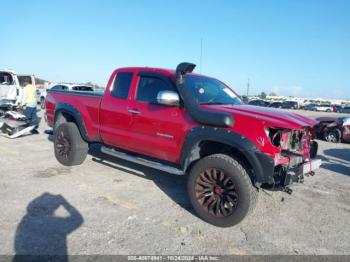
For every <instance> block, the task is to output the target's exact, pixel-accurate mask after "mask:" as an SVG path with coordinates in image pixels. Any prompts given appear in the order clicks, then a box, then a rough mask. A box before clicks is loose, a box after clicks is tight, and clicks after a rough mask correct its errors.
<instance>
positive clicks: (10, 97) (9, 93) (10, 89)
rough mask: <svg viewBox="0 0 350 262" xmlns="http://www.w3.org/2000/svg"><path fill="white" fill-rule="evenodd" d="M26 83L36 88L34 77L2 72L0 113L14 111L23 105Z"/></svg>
mask: <svg viewBox="0 0 350 262" xmlns="http://www.w3.org/2000/svg"><path fill="white" fill-rule="evenodd" d="M25 81H27V82H28V83H30V84H32V85H33V86H34V87H35V77H34V76H33V75H19V74H16V72H15V71H12V70H0V111H2V112H5V111H8V110H12V109H14V108H16V107H17V106H18V105H19V104H20V103H21V101H22V96H23V90H22V88H23V83H24V82H25Z"/></svg>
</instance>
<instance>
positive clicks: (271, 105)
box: [269, 102, 282, 108]
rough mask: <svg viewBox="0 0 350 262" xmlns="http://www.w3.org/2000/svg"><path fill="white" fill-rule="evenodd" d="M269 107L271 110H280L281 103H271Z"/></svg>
mask: <svg viewBox="0 0 350 262" xmlns="http://www.w3.org/2000/svg"><path fill="white" fill-rule="evenodd" d="M269 107H272V108H282V102H272V103H271V104H270V105H269Z"/></svg>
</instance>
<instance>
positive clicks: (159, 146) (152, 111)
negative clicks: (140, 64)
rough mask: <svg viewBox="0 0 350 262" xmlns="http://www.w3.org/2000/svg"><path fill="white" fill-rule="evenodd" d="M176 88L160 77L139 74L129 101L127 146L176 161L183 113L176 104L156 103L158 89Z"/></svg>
mask: <svg viewBox="0 0 350 262" xmlns="http://www.w3.org/2000/svg"><path fill="white" fill-rule="evenodd" d="M166 90H171V91H176V90H175V87H173V86H171V85H170V84H169V83H167V82H166V81H164V80H162V79H161V78H157V77H153V76H138V84H137V86H136V90H135V92H134V93H135V97H134V99H133V100H132V102H131V104H130V108H131V109H132V112H133V113H132V114H133V121H132V125H131V136H132V137H131V143H130V145H129V146H130V149H131V150H132V151H136V152H138V153H142V154H144V155H148V156H151V157H155V158H159V159H162V160H166V161H170V162H177V161H178V158H179V155H180V150H181V146H182V141H183V139H184V134H185V132H184V129H185V127H184V123H185V119H184V113H183V110H182V109H181V108H180V107H179V106H165V105H160V104H157V94H158V92H159V91H166Z"/></svg>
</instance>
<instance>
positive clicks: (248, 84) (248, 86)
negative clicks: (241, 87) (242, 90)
mask: <svg viewBox="0 0 350 262" xmlns="http://www.w3.org/2000/svg"><path fill="white" fill-rule="evenodd" d="M249 88H250V83H249V78H248V82H247V97H248V96H249Z"/></svg>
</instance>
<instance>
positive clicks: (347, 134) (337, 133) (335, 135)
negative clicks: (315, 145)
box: [315, 116, 350, 143]
mask: <svg viewBox="0 0 350 262" xmlns="http://www.w3.org/2000/svg"><path fill="white" fill-rule="evenodd" d="M316 120H317V121H319V124H318V125H316V126H315V131H316V136H317V137H318V138H320V139H324V140H326V141H328V142H331V143H339V142H341V141H344V142H350V116H346V117H319V118H317V119H316Z"/></svg>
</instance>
